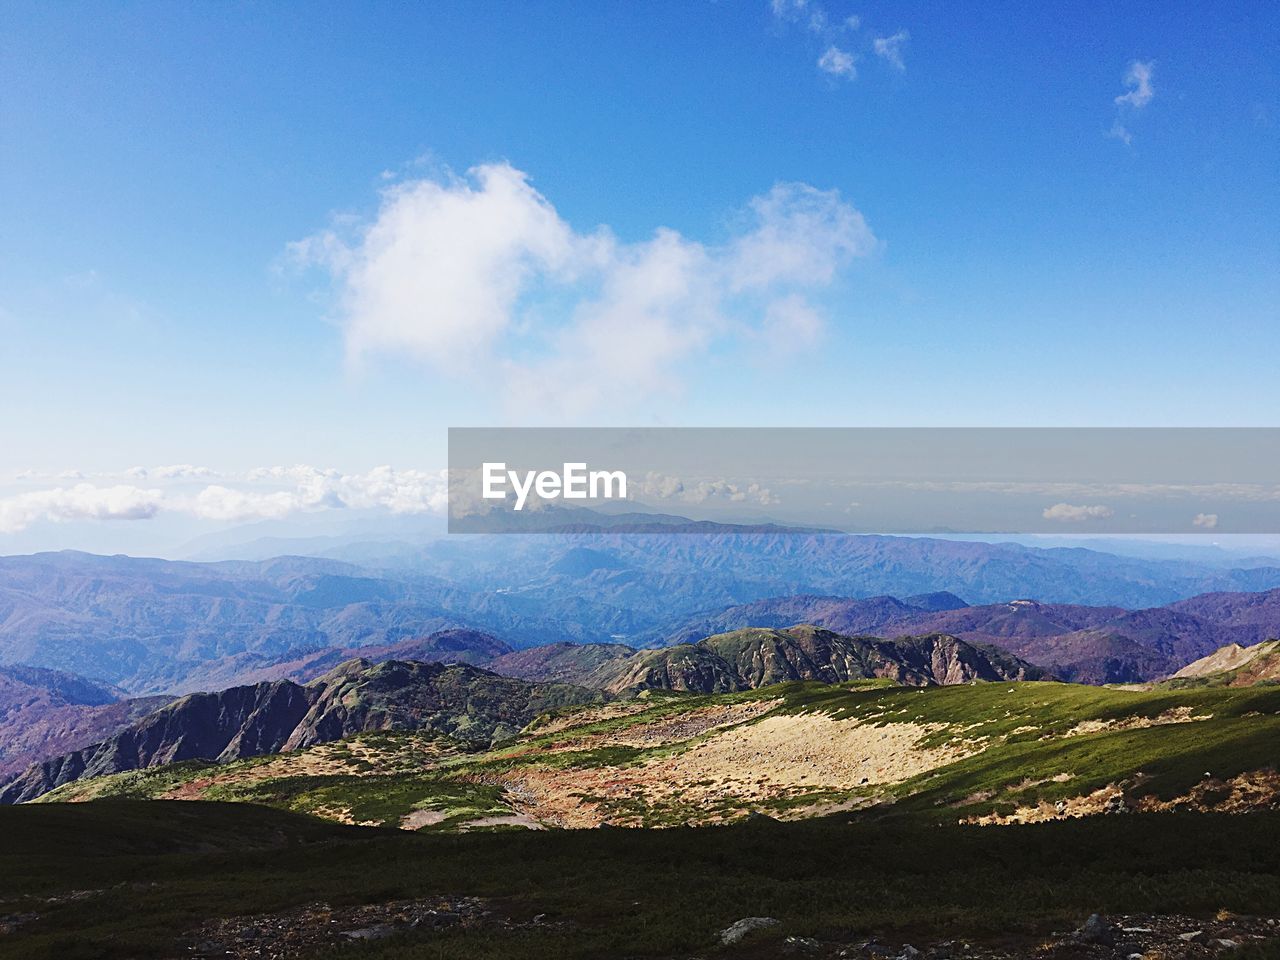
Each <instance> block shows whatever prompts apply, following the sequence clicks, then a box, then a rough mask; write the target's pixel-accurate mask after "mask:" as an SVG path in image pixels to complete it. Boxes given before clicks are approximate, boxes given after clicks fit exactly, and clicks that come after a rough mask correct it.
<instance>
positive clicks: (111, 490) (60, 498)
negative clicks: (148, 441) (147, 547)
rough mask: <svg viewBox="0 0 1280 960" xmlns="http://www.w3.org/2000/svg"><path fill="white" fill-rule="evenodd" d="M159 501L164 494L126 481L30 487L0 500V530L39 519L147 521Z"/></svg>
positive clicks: (10, 530)
mask: <svg viewBox="0 0 1280 960" xmlns="http://www.w3.org/2000/svg"><path fill="white" fill-rule="evenodd" d="M163 500H164V494H163V493H162V492H161V491H159V490H144V489H141V488H139V487H134V486H128V485H126V484H119V485H116V486H111V487H98V486H94V485H93V484H91V483H78V484H76V485H75V486H74V487H59V488H56V489H53V490H34V491H31V492H28V493H20V494H17V495H16V496H12V497H8V498H6V499H3V500H0V533H16V532H17V531H19V530H24V529H26V528H27V527H29V526H30V525H31V524H33V523H36V522H37V521H41V520H45V521H51V522H53V523H68V522H71V521H75V520H147V519H150V518H151V517H153V516H155V515H156V513H157V512H158V511H159V510H160V509H161V506H162V503H163Z"/></svg>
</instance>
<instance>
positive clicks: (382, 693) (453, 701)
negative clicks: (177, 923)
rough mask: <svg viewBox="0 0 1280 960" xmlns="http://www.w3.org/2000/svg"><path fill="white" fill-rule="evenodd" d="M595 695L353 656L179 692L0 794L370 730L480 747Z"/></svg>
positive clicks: (20, 794) (23, 796)
mask: <svg viewBox="0 0 1280 960" xmlns="http://www.w3.org/2000/svg"><path fill="white" fill-rule="evenodd" d="M599 697H600V694H599V693H598V692H596V691H592V690H587V689H585V688H583V687H574V686H570V685H567V684H545V683H530V682H527V681H523V680H518V679H513V678H510V677H501V676H498V675H497V674H494V673H491V672H489V671H487V670H482V669H479V668H477V667H473V666H469V665H466V664H447V665H446V664H440V663H432V664H428V663H417V662H405V661H399V660H389V661H386V662H384V663H379V664H374V663H371V662H370V661H368V660H351V661H348V662H347V663H344V664H342V665H341V666H339V667H338V668H337V669H335V670H332V671H330V672H329V673H326V674H325V675H324V676H322V677H320V678H319V679H317V680H313V681H312V682H310V683H308V684H297V683H294V682H293V681H290V680H276V681H273V682H270V683H258V684H253V685H250V686H241V687H232V688H230V689H228V690H223V691H221V692H218V693H197V694H191V695H189V696H186V697H182V698H181V699H178V700H175V701H174V702H172V703H170V704H168V705H167V706H164V707H161V708H160V709H159V710H156V711H155V712H154V713H151V714H150V715H149V716H147V717H145V718H143V719H142V720H139V721H137V722H136V723H134V724H132V725H130V726H128V727H126V728H125V729H123V730H121V731H119V732H118V733H116V734H115V735H113V736H111V737H109V738H108V739H105V740H103V741H101V742H99V743H96V744H93V745H91V746H88V747H85V748H83V749H80V750H75V751H72V752H70V753H67V754H64V755H62V756H59V757H56V758H54V759H51V760H47V761H45V762H43V763H40V764H36V765H34V766H32V767H30V768H29V769H27V771H26V772H25V773H23V774H22V775H21V776H19V777H17V778H16V779H14V780H12V781H11V782H10V783H9V784H7V785H6V786H5V787H4V789H3V790H0V803H20V802H23V801H25V800H31V799H34V798H35V797H38V796H41V795H42V794H44V793H47V792H48V791H50V790H52V789H54V788H55V787H58V786H60V785H62V784H64V783H70V782H71V781H73V780H78V779H80V778H83V777H95V776H102V775H103V774H109V773H120V772H122V771H126V770H137V769H142V768H144V767H151V766H159V765H162V764H169V763H175V762H178V761H182V760H211V761H228V760H234V759H239V758H242V757H253V756H260V755H262V754H267V753H277V752H280V751H287V750H295V749H301V748H305V747H308V746H312V745H314V744H318V743H326V742H329V741H333V740H339V739H342V738H343V737H348V736H351V735H352V734H355V733H361V732H365V731H370V730H425V731H428V732H431V733H437V734H441V735H447V736H449V737H452V738H454V739H457V740H463V741H467V742H470V743H474V744H476V745H478V746H487V745H488V744H489V743H491V742H492V741H494V740H495V739H501V738H503V737H509V736H512V735H514V734H515V733H517V732H518V731H519V730H520V729H522V728H523V727H524V726H526V725H527V724H528V723H529V722H530V721H531V720H533V719H534V718H535V717H537V716H538V715H539V714H542V713H545V712H547V711H549V710H553V709H555V708H557V707H562V706H565V705H567V704H575V703H588V702H591V701H593V700H597V699H599Z"/></svg>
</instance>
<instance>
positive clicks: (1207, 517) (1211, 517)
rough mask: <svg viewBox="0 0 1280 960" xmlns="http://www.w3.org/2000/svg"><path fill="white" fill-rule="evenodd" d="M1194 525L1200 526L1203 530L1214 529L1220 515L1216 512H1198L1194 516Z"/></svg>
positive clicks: (1192, 521)
mask: <svg viewBox="0 0 1280 960" xmlns="http://www.w3.org/2000/svg"><path fill="white" fill-rule="evenodd" d="M1191 523H1192V525H1193V526H1196V527H1200V528H1201V529H1203V530H1213V529H1214V528H1215V527H1217V526H1218V515H1217V514H1216V513H1197V514H1196V515H1195V517H1194V518H1192V520H1191Z"/></svg>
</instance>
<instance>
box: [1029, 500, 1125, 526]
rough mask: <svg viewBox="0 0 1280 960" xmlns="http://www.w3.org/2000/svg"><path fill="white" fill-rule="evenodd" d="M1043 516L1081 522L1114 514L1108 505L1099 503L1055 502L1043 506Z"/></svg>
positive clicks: (1068, 521) (1103, 518) (1105, 517)
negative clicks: (1079, 504) (1077, 504)
mask: <svg viewBox="0 0 1280 960" xmlns="http://www.w3.org/2000/svg"><path fill="white" fill-rule="evenodd" d="M1043 515H1044V518H1045V519H1046V520H1061V521H1063V522H1064V523H1083V522H1084V521H1086V520H1106V519H1108V518H1109V517H1112V516H1114V515H1115V511H1114V510H1112V509H1111V508H1110V507H1104V506H1102V505H1101V504H1095V505H1093V506H1076V505H1074V504H1070V503H1055V504H1054V505H1053V506H1052V507H1045V510H1044V514H1043Z"/></svg>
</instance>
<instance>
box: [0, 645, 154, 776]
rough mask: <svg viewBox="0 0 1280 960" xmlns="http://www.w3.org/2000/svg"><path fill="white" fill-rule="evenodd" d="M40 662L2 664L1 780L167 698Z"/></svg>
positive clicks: (109, 730)
mask: <svg viewBox="0 0 1280 960" xmlns="http://www.w3.org/2000/svg"><path fill="white" fill-rule="evenodd" d="M123 697H124V694H123V691H121V690H118V689H116V688H114V687H111V686H110V685H108V684H101V683H97V682H95V681H92V680H86V679H84V678H83V677H78V676H76V675H74V674H69V673H65V672H62V671H58V670H46V669H43V668H40V667H25V666H8V667H3V666H0V782H3V781H4V780H5V779H6V778H7V777H9V776H12V775H13V774H15V773H18V772H20V771H21V770H23V769H25V768H26V767H27V766H28V765H29V764H30V763H31V761H32V759H34V758H40V757H48V756H54V755H56V754H59V753H62V752H64V751H67V750H75V749H78V748H79V747H82V746H85V745H87V744H90V743H93V742H95V741H97V740H99V739H101V738H102V737H104V736H108V735H110V734H112V733H114V732H115V731H116V730H118V729H119V728H120V727H123V726H126V725H128V724H129V723H132V722H133V721H135V720H137V719H138V718H139V717H142V716H145V715H146V714H148V713H150V712H151V711H152V710H154V709H156V708H157V707H159V706H162V705H163V704H165V703H167V702H168V700H169V698H168V697H151V698H144V699H142V700H126V699H124V698H123Z"/></svg>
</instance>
